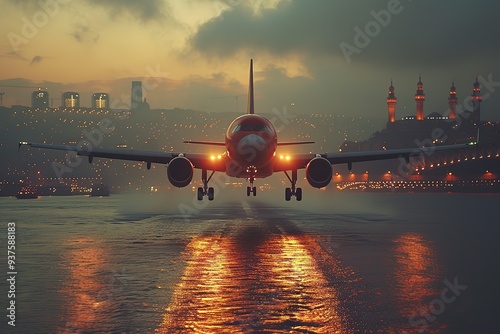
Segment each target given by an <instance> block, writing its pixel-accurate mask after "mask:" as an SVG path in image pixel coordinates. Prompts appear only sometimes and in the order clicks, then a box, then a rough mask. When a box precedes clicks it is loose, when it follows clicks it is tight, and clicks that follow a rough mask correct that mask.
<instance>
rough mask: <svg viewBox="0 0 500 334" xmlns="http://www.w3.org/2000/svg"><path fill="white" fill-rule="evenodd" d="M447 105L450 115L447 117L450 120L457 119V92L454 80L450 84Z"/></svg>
mask: <svg viewBox="0 0 500 334" xmlns="http://www.w3.org/2000/svg"><path fill="white" fill-rule="evenodd" d="M448 104H449V105H450V114H449V115H448V117H449V118H450V119H454V118H456V117H457V90H456V88H455V80H453V81H452V82H451V87H450V96H449V97H448Z"/></svg>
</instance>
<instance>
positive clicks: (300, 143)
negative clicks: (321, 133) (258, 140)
mask: <svg viewBox="0 0 500 334" xmlns="http://www.w3.org/2000/svg"><path fill="white" fill-rule="evenodd" d="M303 144H314V142H313V141H287V142H281V143H278V146H286V145H303Z"/></svg>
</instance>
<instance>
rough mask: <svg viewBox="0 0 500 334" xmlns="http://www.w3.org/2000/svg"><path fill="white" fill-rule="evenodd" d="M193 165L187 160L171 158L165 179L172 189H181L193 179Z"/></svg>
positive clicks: (180, 157)
mask: <svg viewBox="0 0 500 334" xmlns="http://www.w3.org/2000/svg"><path fill="white" fill-rule="evenodd" d="M193 169H194V167H193V164H192V163H191V161H189V159H188V158H185V157H182V156H179V157H175V158H173V159H172V160H171V161H170V163H169V164H168V166H167V177H168V180H169V181H170V183H171V184H172V185H173V186H174V187H178V188H183V187H186V186H187V185H189V184H190V183H191V180H192V179H193Z"/></svg>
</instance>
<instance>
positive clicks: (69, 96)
mask: <svg viewBox="0 0 500 334" xmlns="http://www.w3.org/2000/svg"><path fill="white" fill-rule="evenodd" d="M61 108H71V109H78V108H80V94H78V93H77V92H64V93H62V95H61Z"/></svg>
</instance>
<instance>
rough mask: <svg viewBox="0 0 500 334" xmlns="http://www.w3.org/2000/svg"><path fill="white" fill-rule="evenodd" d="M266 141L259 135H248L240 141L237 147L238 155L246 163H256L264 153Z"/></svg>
mask: <svg viewBox="0 0 500 334" xmlns="http://www.w3.org/2000/svg"><path fill="white" fill-rule="evenodd" d="M266 147H267V145H266V141H265V139H264V138H262V137H261V136H259V135H256V134H249V135H247V136H245V137H243V138H241V139H240V141H239V142H238V145H237V149H238V153H239V155H241V156H243V157H244V158H245V160H246V161H247V162H248V163H256V162H257V161H258V160H260V159H261V157H262V156H263V155H265V153H266Z"/></svg>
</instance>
